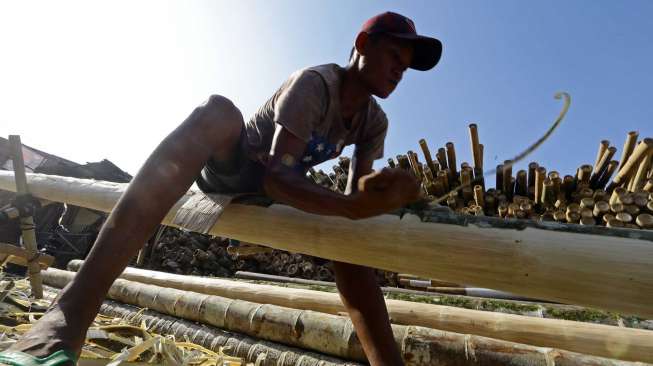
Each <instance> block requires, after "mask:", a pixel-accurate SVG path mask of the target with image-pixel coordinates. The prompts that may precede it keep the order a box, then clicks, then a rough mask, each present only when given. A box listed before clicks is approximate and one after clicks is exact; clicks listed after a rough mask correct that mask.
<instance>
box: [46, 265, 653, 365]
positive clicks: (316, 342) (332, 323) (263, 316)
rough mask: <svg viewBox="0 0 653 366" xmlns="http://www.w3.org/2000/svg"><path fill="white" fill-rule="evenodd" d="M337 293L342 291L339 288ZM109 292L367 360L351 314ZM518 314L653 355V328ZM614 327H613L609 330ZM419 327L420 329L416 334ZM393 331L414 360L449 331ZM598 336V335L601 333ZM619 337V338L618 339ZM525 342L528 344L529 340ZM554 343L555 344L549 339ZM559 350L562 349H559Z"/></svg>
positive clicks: (598, 345)
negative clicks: (585, 331)
mask: <svg viewBox="0 0 653 366" xmlns="http://www.w3.org/2000/svg"><path fill="white" fill-rule="evenodd" d="M73 276H74V274H73V273H72V272H68V271H61V270H56V269H49V270H47V271H46V272H45V273H44V278H45V279H46V281H47V283H48V284H51V285H53V286H56V287H59V288H61V287H64V286H65V285H66V284H67V283H69V282H70V281H71V280H72V278H73ZM332 295H333V296H336V295H335V294H332ZM108 296H109V298H111V299H114V300H117V301H120V302H125V303H129V304H132V305H136V306H139V307H145V308H148V309H151V310H154V311H159V312H162V313H165V314H169V315H173V316H176V317H180V318H184V319H188V320H191V321H198V322H201V323H204V324H209V325H213V326H216V327H219V328H223V329H227V330H229V331H233V332H238V333H241V334H246V335H250V336H255V337H257V338H262V339H266V340H269V341H273V342H279V343H283V344H287V345H291V346H295V347H301V348H306V349H311V350H316V351H318V352H322V353H326V354H331V355H335V356H337V357H342V358H347V359H353V360H361V361H363V360H365V356H364V354H363V352H362V349H361V346H360V343H359V341H358V339H357V338H356V337H355V333H354V332H353V329H352V327H351V323H350V321H349V319H347V318H344V317H340V316H336V315H330V314H323V313H318V312H313V311H305V310H295V309H289V308H284V307H281V306H274V305H259V304H257V303H252V302H248V301H241V300H232V299H228V298H224V297H220V296H213V295H207V294H200V293H196V292H189V291H182V290H177V289H173V288H165V287H158V286H153V285H147V284H143V283H138V282H132V281H127V280H122V279H118V280H116V281H115V282H114V284H113V285H112V286H111V289H110V290H109V293H108ZM468 311H472V310H468ZM477 313H479V315H482V316H485V317H487V315H492V316H496V315H499V316H503V315H508V314H493V313H484V312H480V311H477ZM513 317H517V318H519V319H521V320H524V321H527V322H530V321H533V320H539V321H540V322H542V325H544V326H545V328H546V331H548V332H551V333H549V338H550V339H551V342H555V343H562V342H561V341H560V340H561V339H562V338H565V337H568V336H569V334H573V333H574V330H576V329H579V327H580V328H584V327H590V328H592V329H596V330H599V329H600V330H603V333H600V335H601V336H600V338H601V340H600V341H599V342H590V339H584V340H583V342H582V343H581V344H580V345H579V347H583V348H584V349H587V350H591V351H592V354H594V355H598V354H599V353H604V354H607V355H608V356H611V357H615V356H618V357H620V359H625V360H629V359H630V358H631V357H633V359H635V360H643V361H646V360H647V359H648V358H649V357H653V355H651V353H650V342H651V340H653V338H651V337H653V332H650V331H645V330H640V329H623V328H618V327H611V326H605V325H600V324H590V323H578V322H571V321H565V320H554V319H540V318H530V317H522V316H517V315H513ZM556 322H562V323H563V324H565V325H567V326H568V327H571V328H565V331H564V333H553V332H552V329H551V328H549V326H550V325H553V324H554V323H556ZM474 323H476V325H478V326H480V325H482V324H483V323H482V322H481V321H480V320H476V321H475V322H474ZM608 329H609V330H610V332H608ZM531 331H533V326H522V329H520V330H519V331H518V332H519V333H528V332H531ZM416 332H417V333H419V335H415V333H416ZM613 332H617V333H618V336H614V333H613ZM393 333H394V334H395V340H396V341H397V343H398V346H399V347H400V349H401V350H402V351H403V355H404V357H409V358H410V360H411V361H412V362H417V363H415V365H433V363H432V361H431V360H432V358H430V357H428V358H422V357H424V356H426V355H434V354H441V353H442V352H441V349H440V348H439V347H437V345H435V344H434V343H433V342H436V341H437V340H438V339H440V337H441V335H442V334H443V333H442V332H441V331H439V330H435V329H429V328H424V327H415V326H401V325H393ZM563 334H564V335H563ZM624 334H625V335H632V337H628V338H627V339H624V338H622V337H623V336H624ZM468 337H469V336H468ZM593 337H596V335H594V336H593ZM606 338H608V339H609V342H610V343H609V344H610V347H606V343H607V342H608V339H606ZM631 338H632V339H631ZM520 339H522V340H523V341H526V339H527V338H526V336H525V335H524V334H521V338H520ZM613 340H614V341H615V342H617V343H616V344H613V343H612V341H613ZM495 341H497V340H495ZM497 342H498V341H497ZM407 343H409V344H411V345H413V347H412V348H411V349H412V351H410V352H408V351H406V344H407ZM570 343H571V342H566V343H564V348H565V349H570V347H575V346H574V345H571V344H570ZM624 343H625V344H627V347H626V348H614V349H619V352H614V351H612V347H617V345H618V344H624ZM503 344H504V346H508V344H507V342H505V341H503ZM522 347H524V348H528V346H522ZM549 347H551V346H550V345H549ZM623 350H627V352H628V354H627V355H625V354H626V352H623ZM556 351H557V352H559V350H556ZM425 352H426V354H425ZM621 352H623V353H621ZM538 353H539V352H538ZM522 355H523V354H522ZM549 356H550V355H549ZM420 360H421V361H420Z"/></svg>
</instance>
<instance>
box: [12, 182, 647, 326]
mask: <svg viewBox="0 0 653 366" xmlns="http://www.w3.org/2000/svg"><path fill="white" fill-rule="evenodd" d="M28 176H29V182H30V189H31V192H32V194H34V195H36V196H38V197H42V198H45V199H49V200H52V201H59V202H68V203H70V204H73V205H78V206H83V207H87V208H91V209H96V210H99V211H105V212H108V211H110V210H111V209H112V208H113V205H114V204H115V202H116V201H117V200H118V198H119V197H120V195H121V193H122V191H123V190H124V189H125V187H126V185H125V184H120V183H109V182H96V181H90V180H79V179H75V178H67V177H56V176H46V175H39V174H31V175H28ZM12 183H13V177H12V176H11V175H10V174H7V173H6V172H0V188H1V189H5V190H12V189H13V188H12V186H13V184H12ZM195 194H198V193H197V192H192V191H191V192H189V193H188V194H187V195H186V196H184V197H183V198H182V199H181V200H180V201H179V202H178V203H177V204H175V206H174V207H173V208H172V209H171V210H170V212H169V213H168V215H167V216H166V218H165V219H164V223H167V224H170V223H172V222H173V218H174V216H175V213H176V211H177V210H178V209H179V207H181V205H183V204H184V203H185V202H186V201H187V200H188V199H189V198H190V197H192V196H193V195H195ZM423 214H424V217H423V218H422V219H420V218H418V217H417V216H415V215H410V214H407V215H404V216H403V218H401V219H400V218H399V217H397V216H393V215H381V216H378V217H374V218H370V219H365V220H359V221H356V222H354V221H351V220H348V219H345V218H340V217H325V216H320V215H312V214H308V213H305V212H302V211H300V210H297V209H294V208H291V207H288V206H282V205H272V206H270V207H260V206H254V205H243V204H231V205H229V206H227V207H226V209H225V210H224V212H223V213H222V215H221V216H220V218H219V219H218V221H217V223H216V224H215V225H214V226H213V227H212V228H210V229H209V230H208V231H209V233H210V234H212V235H217V236H223V237H229V238H233V239H238V240H241V241H246V242H250V243H255V244H261V245H266V246H270V247H273V248H277V249H283V250H288V251H292V252H298V253H306V254H310V255H314V256H318V257H322V258H327V259H331V260H337V261H344V262H348V263H356V264H360V265H366V266H371V267H376V268H381V269H385V270H390V271H394V272H401V273H413V274H415V275H419V276H423V277H426V278H438V279H442V280H445V281H450V282H456V283H465V284H468V285H470V286H475V287H483V288H492V289H496V290H500V291H505V292H510V293H514V294H519V295H522V296H525V297H530V298H538V299H544V300H550V301H556V302H561V303H571V304H576V305H582V306H588V307H596V308H601V309H605V310H611V311H616V312H620V313H623V314H632V315H639V316H641V317H644V318H653V307H652V306H651V303H653V295H652V294H653V245H651V242H652V241H653V237H652V234H651V233H649V232H646V231H633V232H632V233H631V232H630V231H627V232H622V231H619V230H608V229H605V228H598V227H597V228H590V227H587V228H586V229H585V230H584V231H583V230H581V231H579V230H580V229H579V228H578V227H575V226H571V225H570V226H569V227H568V228H567V229H568V230H570V231H572V232H563V231H560V226H559V225H556V226H555V227H551V228H550V229H548V228H549V226H548V225H545V224H542V225H539V226H536V227H534V226H529V227H526V228H524V226H523V225H517V226H514V227H511V226H510V225H506V224H505V223H501V225H499V224H498V223H495V224H494V225H493V224H492V223H493V222H495V221H493V220H492V218H478V219H477V220H481V221H479V224H478V225H477V224H474V223H473V222H474V221H472V220H470V219H469V218H460V217H458V216H452V217H450V218H449V217H448V216H447V218H444V217H442V220H440V219H439V216H438V215H439V214H437V213H430V212H424V213H423ZM440 215H443V214H440ZM438 220H440V221H441V222H438ZM497 220H498V219H497ZM252 222H256V227H255V230H253V229H252V228H253V227H252V225H251V223H252ZM601 234H602V235H601ZM608 234H610V235H608ZM619 235H621V236H619ZM624 236H625V237H624ZM351 243H356V245H351ZM407 247H409V248H411V250H410V251H406V248H407ZM606 268H609V269H610V270H606Z"/></svg>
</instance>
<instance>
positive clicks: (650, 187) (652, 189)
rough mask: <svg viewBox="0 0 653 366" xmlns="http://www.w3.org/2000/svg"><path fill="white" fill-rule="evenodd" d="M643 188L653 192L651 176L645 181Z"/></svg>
mask: <svg viewBox="0 0 653 366" xmlns="http://www.w3.org/2000/svg"><path fill="white" fill-rule="evenodd" d="M644 190H645V191H646V192H653V178H651V179H649V180H648V181H646V184H645V185H644Z"/></svg>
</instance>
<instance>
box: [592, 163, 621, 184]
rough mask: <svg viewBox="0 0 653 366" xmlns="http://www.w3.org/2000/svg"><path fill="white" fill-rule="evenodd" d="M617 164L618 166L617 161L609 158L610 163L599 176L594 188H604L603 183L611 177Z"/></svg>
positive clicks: (606, 182)
mask: <svg viewBox="0 0 653 366" xmlns="http://www.w3.org/2000/svg"><path fill="white" fill-rule="evenodd" d="M618 166H619V162H618V161H616V160H611V161H610V163H608V168H607V169H606V170H605V172H604V173H603V175H602V176H601V178H599V181H598V183H597V184H596V188H604V187H605V185H606V184H608V182H609V181H610V179H611V178H612V175H613V174H614V172H615V171H616V170H617V167H618Z"/></svg>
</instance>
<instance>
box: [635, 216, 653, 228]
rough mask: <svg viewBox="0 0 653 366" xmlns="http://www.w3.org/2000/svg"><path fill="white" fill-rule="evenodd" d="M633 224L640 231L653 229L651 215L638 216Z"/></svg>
mask: <svg viewBox="0 0 653 366" xmlns="http://www.w3.org/2000/svg"><path fill="white" fill-rule="evenodd" d="M635 222H636V223H637V225H638V226H639V227H641V228H642V229H653V215H651V214H647V213H643V214H639V215H638V216H637V219H636V220H635Z"/></svg>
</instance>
